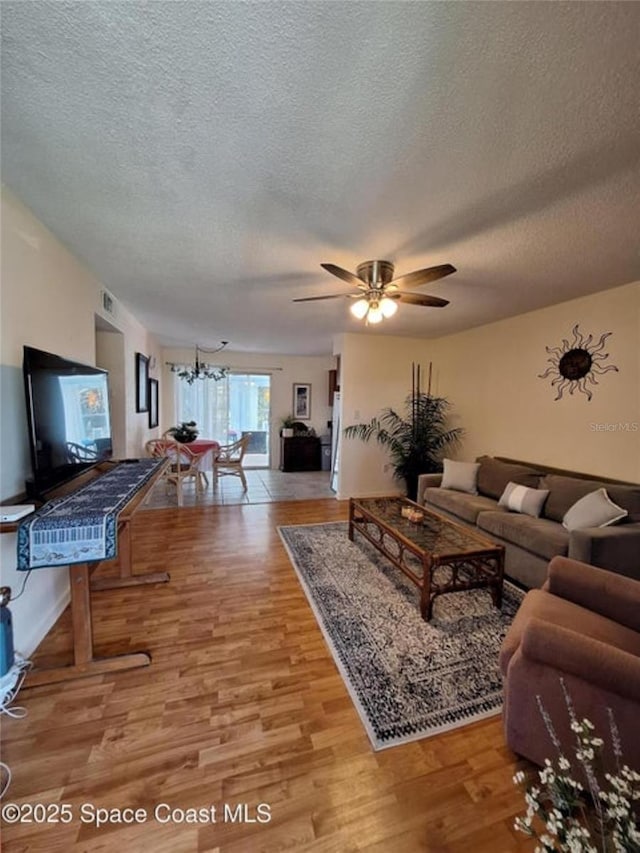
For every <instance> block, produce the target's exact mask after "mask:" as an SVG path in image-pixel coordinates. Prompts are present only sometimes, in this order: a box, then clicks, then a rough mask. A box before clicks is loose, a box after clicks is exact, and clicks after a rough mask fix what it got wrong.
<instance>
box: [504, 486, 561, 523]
mask: <svg viewBox="0 0 640 853" xmlns="http://www.w3.org/2000/svg"><path fill="white" fill-rule="evenodd" d="M548 494H549V490H548V489H529V488H527V486H521V485H519V484H518V483H507V485H506V486H505V490H504V492H503V493H502V497H501V498H500V500H499V501H498V504H499V505H500V506H506V508H507V509H510V510H512V511H513V512H521V513H523V514H524V515H531V516H532V517H533V518H538V517H539V516H540V513H541V512H542V505H543V503H544V502H545V501H546V499H547V495H548Z"/></svg>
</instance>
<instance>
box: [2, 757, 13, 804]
mask: <svg viewBox="0 0 640 853" xmlns="http://www.w3.org/2000/svg"><path fill="white" fill-rule="evenodd" d="M0 770H1V771H2V773H4V775H5V776H6V779H5V780H4V784H3V786H2V790H1V791H0V800H1V799H2V798H3V797H4V795H5V794H6V793H7V791H8V790H9V785H10V784H11V768H10V767H9V765H8V764H5V763H4V761H0Z"/></svg>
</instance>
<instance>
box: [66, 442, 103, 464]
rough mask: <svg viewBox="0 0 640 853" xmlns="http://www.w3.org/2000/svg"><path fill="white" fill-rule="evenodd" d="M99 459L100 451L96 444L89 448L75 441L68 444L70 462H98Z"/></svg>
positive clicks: (68, 459)
mask: <svg viewBox="0 0 640 853" xmlns="http://www.w3.org/2000/svg"><path fill="white" fill-rule="evenodd" d="M98 459H99V454H98V449H97V447H96V446H95V444H93V445H90V446H87V445H85V444H77V443H76V442H75V441H68V442H67V461H68V462H96V461H97V460H98Z"/></svg>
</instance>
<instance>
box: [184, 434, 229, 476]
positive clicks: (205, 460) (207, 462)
mask: <svg viewBox="0 0 640 853" xmlns="http://www.w3.org/2000/svg"><path fill="white" fill-rule="evenodd" d="M184 446H185V447H188V448H189V449H190V450H193V452H194V453H201V454H202V456H201V457H200V460H199V461H198V470H199V471H200V472H201V473H202V475H203V477H204V479H205V482H206V483H207V484H208V483H209V481H208V479H207V476H206V474H205V473H204V472H205V471H210V470H212V468H213V460H214V459H215V457H216V454H217V453H218V451H219V450H220V442H219V441H216V440H215V439H213V438H196V439H195V441H186V442H184Z"/></svg>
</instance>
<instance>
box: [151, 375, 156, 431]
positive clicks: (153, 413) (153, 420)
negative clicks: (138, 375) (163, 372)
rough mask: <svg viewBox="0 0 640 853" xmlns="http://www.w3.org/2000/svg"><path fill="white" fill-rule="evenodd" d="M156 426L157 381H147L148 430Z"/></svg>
mask: <svg viewBox="0 0 640 853" xmlns="http://www.w3.org/2000/svg"><path fill="white" fill-rule="evenodd" d="M157 426H158V380H157V379H150V380H149V429H153V428H154V427H157Z"/></svg>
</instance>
